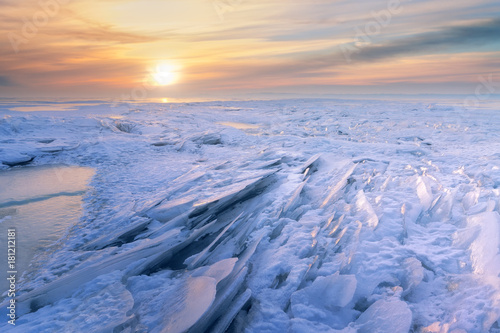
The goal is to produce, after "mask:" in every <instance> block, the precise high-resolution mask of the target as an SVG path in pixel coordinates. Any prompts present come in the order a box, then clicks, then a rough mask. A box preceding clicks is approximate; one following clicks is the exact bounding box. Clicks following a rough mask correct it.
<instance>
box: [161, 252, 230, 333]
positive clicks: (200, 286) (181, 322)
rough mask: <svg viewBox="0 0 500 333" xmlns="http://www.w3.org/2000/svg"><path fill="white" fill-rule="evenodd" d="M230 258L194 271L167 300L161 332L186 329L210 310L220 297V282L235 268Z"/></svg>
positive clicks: (176, 331)
mask: <svg viewBox="0 0 500 333" xmlns="http://www.w3.org/2000/svg"><path fill="white" fill-rule="evenodd" d="M237 260H238V259H236V258H230V259H226V260H222V261H219V262H217V263H215V264H213V265H211V266H205V267H202V268H200V269H198V270H196V271H194V272H193V273H192V274H191V275H190V276H189V277H187V278H186V280H185V281H183V282H182V284H181V287H180V288H178V289H177V290H176V291H175V292H174V294H173V295H171V297H169V298H168V299H167V300H166V304H165V305H164V308H165V309H166V313H165V314H164V320H163V323H162V329H161V332H169V333H181V332H186V331H187V330H188V329H190V328H191V327H192V326H193V325H195V324H196V323H197V322H198V321H199V320H200V319H201V318H203V317H204V316H205V315H206V314H207V312H209V311H210V309H211V307H212V306H213V305H214V301H216V299H217V296H216V295H217V294H218V292H217V285H218V284H219V282H220V281H221V280H223V279H225V278H226V277H227V276H228V275H229V274H230V273H231V272H232V271H233V269H234V265H235V263H236V261H237Z"/></svg>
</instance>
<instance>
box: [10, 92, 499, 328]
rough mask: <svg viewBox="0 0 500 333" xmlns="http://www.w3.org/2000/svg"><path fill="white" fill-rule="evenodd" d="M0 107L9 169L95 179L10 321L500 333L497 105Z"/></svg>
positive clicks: (23, 288) (19, 324)
mask: <svg viewBox="0 0 500 333" xmlns="http://www.w3.org/2000/svg"><path fill="white" fill-rule="evenodd" d="M20 104H22V103H20ZM83 104H84V103H83ZM18 107H22V105H20V106H18ZM0 116H1V120H0V161H1V163H2V164H1V165H0V168H2V169H5V170H6V171H4V172H10V171H12V170H13V169H19V168H24V167H25V165H30V166H31V165H48V164H57V165H61V164H65V165H73V166H83V167H91V168H93V169H94V170H95V175H94V176H93V178H92V180H91V182H90V184H89V185H90V188H89V189H88V190H87V191H86V194H85V195H84V200H83V201H84V204H83V215H82V216H81V218H80V220H79V221H78V223H76V224H75V225H74V226H71V227H70V228H69V229H68V230H67V233H66V236H65V238H64V239H62V240H60V243H59V246H58V247H54V248H53V250H52V251H51V252H48V253H44V254H43V255H40V256H38V257H36V258H35V261H36V263H32V264H33V266H34V267H35V268H36V271H35V272H34V273H33V272H32V273H31V274H30V275H29V276H24V277H23V278H22V279H21V280H20V281H19V285H18V287H19V290H18V293H17V297H16V313H17V315H18V316H19V317H18V319H17V320H16V325H15V326H12V325H9V324H7V323H6V322H5V321H4V320H2V322H1V323H0V331H2V332H23V333H24V332H224V331H227V332H370V333H373V332H436V333H437V332H439V333H442V332H450V333H461V332H500V323H499V319H500V252H499V251H500V216H499V211H500V210H499V209H500V206H499V197H500V188H499V185H500V110H496V109H477V110H466V109H464V108H463V106H461V105H460V103H456V104H432V105H430V106H429V103H424V102H404V101H354V100H353V101H349V100H285V101H246V102H203V103H171V104H166V103H164V104H156V103H142V104H129V105H119V106H112V105H111V104H110V103H106V102H104V101H100V102H99V101H97V102H96V101H94V102H92V103H88V105H82V103H81V102H80V103H79V104H78V105H76V106H75V111H58V112H49V111H37V112H21V111H15V110H10V109H9V108H2V109H1V111H0ZM11 169H12V170H11ZM1 191H2V192H4V191H9V189H4V188H2V189H1ZM2 214H3V215H1V221H2V224H6V223H8V220H9V216H8V214H9V212H7V211H5V212H2ZM10 214H12V212H10ZM33 218H36V216H34V217H33ZM3 242H4V239H2V244H3ZM20 250H21V249H19V251H20ZM3 300H4V301H3V303H2V304H1V308H0V315H1V316H2V317H3V318H5V317H6V304H7V303H6V300H7V297H6V293H4V294H3Z"/></svg>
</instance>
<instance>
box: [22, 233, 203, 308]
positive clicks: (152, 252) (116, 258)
mask: <svg viewBox="0 0 500 333" xmlns="http://www.w3.org/2000/svg"><path fill="white" fill-rule="evenodd" d="M209 226H210V225H207V227H209ZM204 229H205V228H200V229H197V230H195V231H193V232H191V234H187V233H186V232H181V231H180V229H173V230H170V231H168V232H165V233H164V234H163V235H162V236H160V237H158V238H155V239H154V240H143V241H142V242H141V243H140V244H139V245H137V246H136V247H134V248H132V249H130V250H127V251H125V252H122V253H119V254H116V255H110V256H107V257H104V258H103V259H101V260H96V261H95V262H93V263H91V264H89V265H86V266H84V267H81V268H78V267H77V268H76V269H74V270H73V271H70V272H69V273H67V274H66V275H63V276H62V277H60V278H59V279H57V280H55V281H53V282H51V283H49V284H46V285H44V286H42V287H40V288H37V289H35V290H33V291H30V292H27V293H25V294H22V295H20V296H19V297H18V298H17V304H18V313H19V315H22V314H25V313H28V312H30V311H33V310H36V309H38V308H40V307H42V306H45V305H48V304H51V303H53V302H55V301H57V300H58V299H61V298H65V297H68V296H70V295H71V294H72V293H73V291H74V290H75V288H77V287H78V286H79V285H82V284H84V283H86V282H88V281H90V280H92V279H94V278H96V277H98V276H99V275H102V274H105V273H107V272H110V271H114V270H123V271H124V278H125V279H126V278H127V277H129V276H133V275H139V274H144V273H150V272H151V271H154V270H155V269H156V268H157V267H158V266H159V265H161V264H162V263H164V262H166V261H168V260H169V259H170V258H172V256H173V255H174V254H175V253H177V252H178V251H180V250H181V249H183V248H184V247H186V246H188V245H189V244H190V243H192V242H193V241H194V240H195V239H196V238H198V237H199V236H200V235H202V234H204V232H205V230H204Z"/></svg>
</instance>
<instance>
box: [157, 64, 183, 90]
mask: <svg viewBox="0 0 500 333" xmlns="http://www.w3.org/2000/svg"><path fill="white" fill-rule="evenodd" d="M152 76H153V79H154V82H155V83H156V84H157V85H159V86H166V85H170V84H174V83H175V82H177V79H178V76H179V74H178V69H177V68H176V66H174V65H172V64H168V63H161V64H158V65H156V68H155V70H154V72H153V74H152Z"/></svg>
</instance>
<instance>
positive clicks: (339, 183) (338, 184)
mask: <svg viewBox="0 0 500 333" xmlns="http://www.w3.org/2000/svg"><path fill="white" fill-rule="evenodd" d="M356 166H357V164H352V165H351V166H350V167H349V168H348V169H347V170H345V171H344V172H343V173H340V174H339V176H340V177H339V178H338V179H335V180H334V182H335V183H334V184H335V185H333V187H331V189H330V191H329V193H328V195H327V196H326V198H325V200H323V202H322V203H321V208H323V207H325V206H326V205H328V203H330V201H332V199H333V198H334V197H335V196H336V195H337V193H338V192H339V191H340V190H341V189H342V188H344V186H346V185H347V179H348V178H349V177H350V176H351V175H352V173H353V172H354V169H355V168H356Z"/></svg>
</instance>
